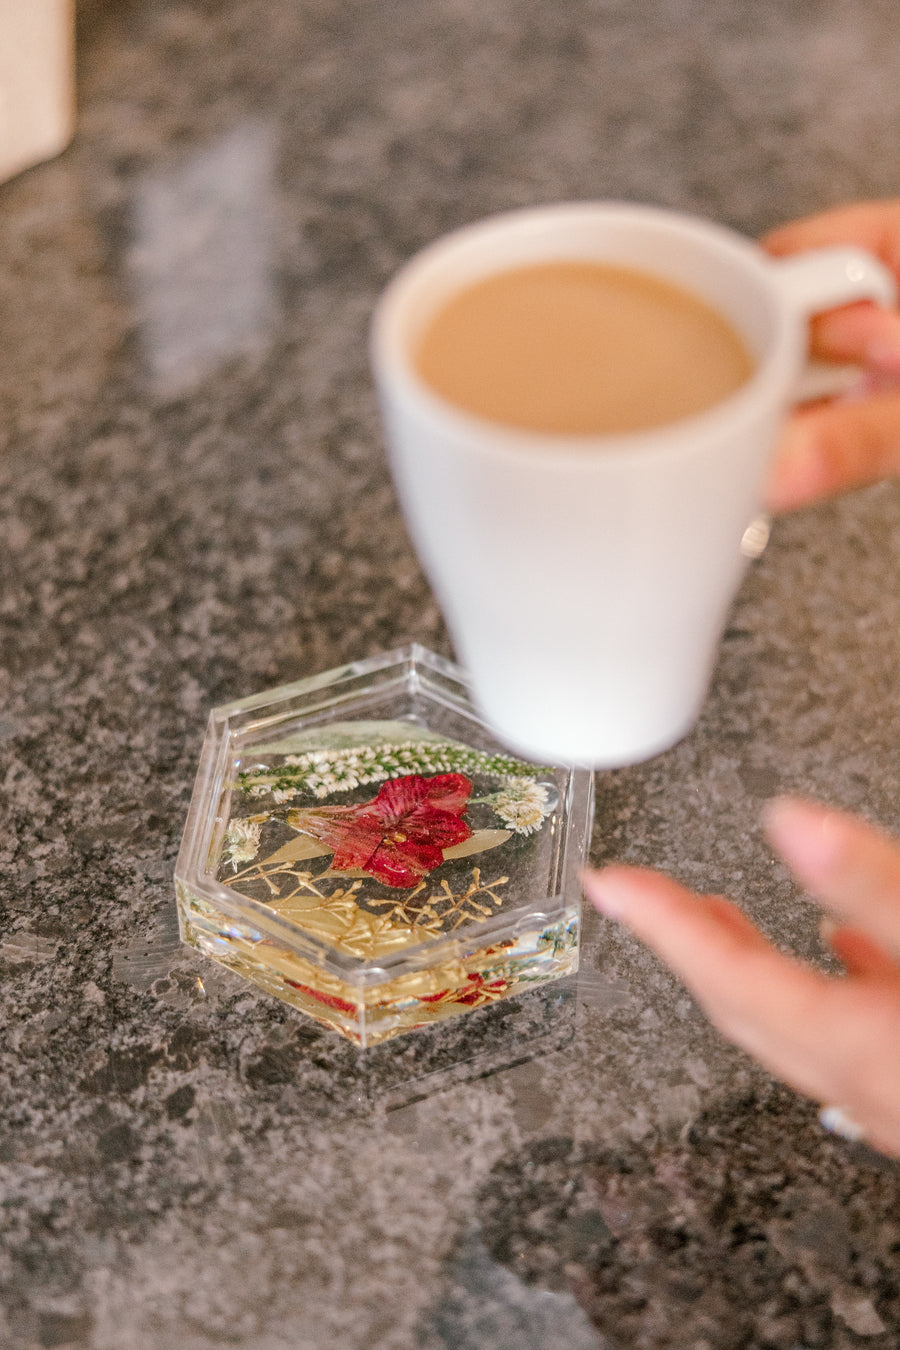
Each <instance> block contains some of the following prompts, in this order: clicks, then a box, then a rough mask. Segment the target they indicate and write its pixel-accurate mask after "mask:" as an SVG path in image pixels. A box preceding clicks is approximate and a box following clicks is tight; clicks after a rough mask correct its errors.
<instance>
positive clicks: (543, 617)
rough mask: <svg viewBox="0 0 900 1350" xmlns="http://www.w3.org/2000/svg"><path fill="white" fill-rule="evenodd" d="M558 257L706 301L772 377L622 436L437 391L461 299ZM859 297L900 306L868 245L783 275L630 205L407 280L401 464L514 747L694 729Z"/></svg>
mask: <svg viewBox="0 0 900 1350" xmlns="http://www.w3.org/2000/svg"><path fill="white" fill-rule="evenodd" d="M558 260H577V261H598V262H604V263H612V264H614V265H617V266H623V267H632V268H636V269H640V270H642V271H644V272H647V273H651V274H654V275H656V276H659V277H661V278H663V279H665V280H668V281H670V282H672V283H674V284H676V285H678V286H680V287H681V288H683V289H684V290H687V291H690V292H692V293H693V294H694V295H696V296H698V297H699V298H700V299H701V300H704V301H706V303H707V304H709V305H711V306H712V307H713V308H715V309H716V310H717V311H718V312H719V313H720V314H721V315H723V316H724V317H725V318H726V319H727V320H728V321H729V322H730V323H731V324H732V326H733V327H734V328H735V329H736V330H737V331H738V333H739V334H740V335H741V336H742V338H743V339H744V342H745V343H746V345H747V348H748V350H749V352H750V353H751V355H752V357H753V359H754V361H755V370H754V373H753V375H752V376H751V378H750V379H749V380H748V381H747V382H746V383H745V384H744V385H742V386H741V387H740V388H739V389H738V390H737V391H736V392H735V393H734V394H732V395H731V396H730V397H728V398H726V399H724V400H723V401H722V402H720V403H717V404H716V405H714V406H713V407H711V408H708V409H706V410H705V411H704V412H702V413H700V414H698V415H696V416H693V417H688V418H684V419H682V420H680V421H676V422H673V423H671V424H668V425H665V426H662V427H654V428H652V429H650V430H647V431H638V432H629V433H627V434H621V435H576V434H563V435H548V434H544V433H541V432H534V431H525V430H519V429H516V428H512V427H507V426H504V425H502V424H500V423H495V422H490V421H487V420H485V419H482V418H479V417H476V416H473V415H470V414H468V413H466V412H465V411H463V410H462V409H460V408H457V407H455V406H453V405H452V404H450V403H448V402H446V401H445V400H444V399H442V398H441V397H440V396H439V395H438V394H436V393H435V392H433V391H432V390H431V389H430V388H429V387H428V386H427V385H426V384H425V383H424V382H423V381H422V380H421V378H420V377H419V376H418V374H417V373H416V370H415V367H414V361H413V355H414V352H415V350H416V346H417V343H418V340H419V338H420V336H421V334H422V333H423V330H424V329H425V327H426V326H427V325H428V323H429V321H430V320H431V318H432V317H433V316H434V315H435V313H436V312H437V311H439V310H440V309H441V308H442V307H443V305H444V304H445V303H446V302H447V301H448V300H449V299H450V297H451V296H452V295H454V294H455V293H456V292H458V291H460V290H461V289H463V288H464V287H466V286H468V285H470V284H472V283H473V282H475V281H477V280H479V279H481V278H483V277H485V276H487V275H490V274H493V273H496V272H500V271H502V270H505V269H508V268H513V267H517V266H525V265H528V264H530V263H538V262H548V261H558ZM859 299H873V300H876V301H878V302H880V303H883V304H891V303H893V302H894V299H895V288H894V283H893V278H892V277H891V276H890V273H888V272H887V270H886V269H885V268H884V267H883V266H882V265H881V264H880V263H879V262H878V261H877V259H875V258H873V257H871V256H870V255H869V254H867V253H865V252H863V251H861V250H859V249H854V248H838V249H825V250H817V251H814V252H810V253H804V254H801V255H796V256H794V257H792V258H789V259H786V260H785V259H782V260H778V261H776V260H773V259H771V258H770V257H768V256H767V255H766V254H765V253H764V252H763V250H762V249H761V248H759V247H758V246H757V245H756V244H754V243H752V242H751V241H750V240H748V239H745V238H743V237H742V236H740V235H738V234H735V233H733V232H731V231H730V230H727V229H725V228H723V227H721V226H719V225H717V224H714V223H711V222H708V221H704V220H700V219H695V218H693V217H690V216H685V215H682V214H680V213H676V212H671V211H666V210H662V209H659V208H656V207H648V206H639V205H637V206H636V205H630V204H626V203H604V202H598V203H592V202H582V203H573V204H560V205H551V206H546V207H537V208H534V209H529V210H524V211H515V212H510V213H508V214H504V215H500V216H495V217H492V218H490V219H488V220H485V221H482V222H479V223H476V224H474V225H470V226H467V227H465V228H463V229H461V230H459V231H457V232H455V233H453V234H450V235H447V236H445V237H444V238H442V239H440V240H438V241H436V242H435V243H433V244H431V245H430V246H429V247H427V248H426V249H424V250H423V251H422V252H421V253H420V254H418V255H417V256H416V257H415V258H413V259H412V260H411V261H410V262H409V263H407V264H406V265H405V267H403V268H402V269H401V270H400V272H398V274H397V275H396V277H395V278H394V279H393V281H392V282H391V284H390V285H389V286H388V288H387V290H386V291H385V293H384V295H383V297H382V299H381V301H380V303H379V305H378V307H377V309H376V312H375V316H374V320H373V325H372V342H371V354H372V363H373V369H374V373H375V378H376V384H377V388H378V394H379V401H380V405H381V409H382V415H383V419H384V424H385V428H386V433H387V442H388V450H389V455H390V460H391V466H392V471H393V475H394V479H395V483H396V486H397V491H398V494H399V497H400V501H401V505H402V507H403V510H404V513H405V516H406V520H407V523H408V526H409V529H410V532H411V535H412V539H413V543H414V545H415V547H416V550H417V552H418V554H419V557H420V559H421V561H422V564H423V566H424V568H425V571H426V573H427V575H428V577H429V580H430V581H431V584H432V586H433V588H434V591H435V594H436V596H437V599H438V602H439V603H440V605H441V607H442V609H443V612H444V615H445V618H446V620H447V624H448V627H449V629H450V633H451V636H452V638H453V641H454V644H455V646H456V649H457V654H458V656H459V658H460V660H461V663H462V664H463V666H464V667H465V668H466V670H467V671H468V672H469V675H470V677H471V680H472V687H473V693H474V696H475V699H476V701H477V702H478V704H479V705H480V707H481V709H482V710H483V712H484V714H485V717H486V719H487V720H488V721H490V722H491V723H492V724H493V726H494V727H495V728H496V730H497V732H498V734H499V735H500V736H501V737H502V738H503V739H504V740H505V741H507V742H508V743H509V745H510V746H512V747H514V748H515V749H516V750H518V751H520V752H522V753H524V754H527V755H530V756H533V757H536V758H539V759H547V760H551V761H555V762H560V761H562V762H570V763H580V764H589V765H593V766H594V767H597V768H609V767H616V766H620V765H624V764H630V763H636V762H638V761H640V760H642V759H645V758H648V757H649V756H651V755H654V754H656V753H658V752H660V751H662V750H664V749H666V748H667V747H668V746H670V745H672V744H674V742H675V741H677V740H678V739H680V738H681V736H683V735H684V734H685V733H686V732H687V731H688V730H689V729H690V727H691V726H692V725H693V723H694V721H695V720H696V718H697V716H698V714H699V712H700V709H701V707H702V704H703V701H704V698H705V696H706V691H707V688H708V684H709V679H710V675H711V672H712V668H713V665H714V662H715V659H716V654H717V649H718V643H719V639H720V636H721V632H722V629H723V626H724V623H725V619H726V615H727V612H728V608H729V606H730V603H731V601H732V599H733V597H734V594H735V591H736V589H737V587H738V584H739V582H740V579H741V575H742V572H743V568H744V566H745V562H746V560H745V558H744V556H743V554H742V552H741V539H742V536H743V535H744V532H745V530H746V528H747V525H748V522H749V521H750V520H751V519H752V518H753V516H754V515H756V514H757V513H758V511H759V506H760V498H761V491H762V484H763V480H764V477H765V472H766V469H767V466H768V463H769V460H770V457H771V454H772V451H773V449H774V447H775V444H776V442H777V438H778V433H779V430H780V427H781V424H782V422H783V420H784V417H785V415H786V413H787V411H788V410H789V408H790V406H791V404H792V402H793V401H794V398H795V394H796V390H797V388H798V382H799V379H800V376H801V373H802V370H803V367H804V364H805V360H806V351H807V322H808V319H809V318H810V316H811V315H813V314H815V313H819V312H821V311H823V310H825V309H830V308H832V307H834V306H836V305H840V304H844V303H847V302H849V301H852V300H859Z"/></svg>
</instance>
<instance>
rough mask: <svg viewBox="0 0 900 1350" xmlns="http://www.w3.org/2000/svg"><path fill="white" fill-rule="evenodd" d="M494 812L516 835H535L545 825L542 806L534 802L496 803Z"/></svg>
mask: <svg viewBox="0 0 900 1350" xmlns="http://www.w3.org/2000/svg"><path fill="white" fill-rule="evenodd" d="M494 810H495V811H496V812H497V815H498V816H499V817H500V819H501V820H502V821H503V824H504V825H508V826H509V828H510V829H511V830H515V832H516V834H533V833H534V831H535V830H538V829H540V827H541V825H542V824H543V823H544V813H543V811H542V810H541V808H540V806H537V805H535V804H534V803H532V802H499V801H495V802H494Z"/></svg>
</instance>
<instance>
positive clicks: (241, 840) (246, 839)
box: [225, 820, 262, 872]
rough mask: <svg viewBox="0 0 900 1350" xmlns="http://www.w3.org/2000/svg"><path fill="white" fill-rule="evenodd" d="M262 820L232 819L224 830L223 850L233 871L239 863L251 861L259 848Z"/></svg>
mask: <svg viewBox="0 0 900 1350" xmlns="http://www.w3.org/2000/svg"><path fill="white" fill-rule="evenodd" d="M261 829H262V821H259V820H232V821H229V823H228V829H227V830H226V831H225V852H226V853H227V855H228V859H229V861H230V862H231V865H232V867H233V868H234V870H235V872H236V871H237V870H238V864H239V863H248V862H252V861H253V859H254V858H255V857H256V854H257V851H258V849H259V832H260V830H261Z"/></svg>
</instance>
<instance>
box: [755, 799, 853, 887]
mask: <svg viewBox="0 0 900 1350" xmlns="http://www.w3.org/2000/svg"><path fill="white" fill-rule="evenodd" d="M763 822H764V825H765V830H766V834H767V835H768V836H769V839H770V840H771V842H772V843H773V844H774V845H775V847H776V848H777V849H778V852H779V853H780V854H781V855H782V857H783V858H784V859H785V861H786V862H787V863H789V864H790V866H791V867H792V868H793V869H794V870H795V871H797V872H799V873H801V874H802V875H806V876H812V877H818V876H824V875H825V874H826V873H829V872H831V871H832V870H833V869H834V867H835V866H836V864H837V862H838V860H839V858H840V855H841V851H842V848H843V831H842V829H841V817H840V815H839V814H838V813H837V812H835V811H831V810H829V809H828V807H826V806H820V805H819V804H818V803H816V802H805V801H797V800H796V799H795V798H793V797H776V798H775V799H774V800H773V801H771V802H767V804H766V806H765V807H764V808H763Z"/></svg>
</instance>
